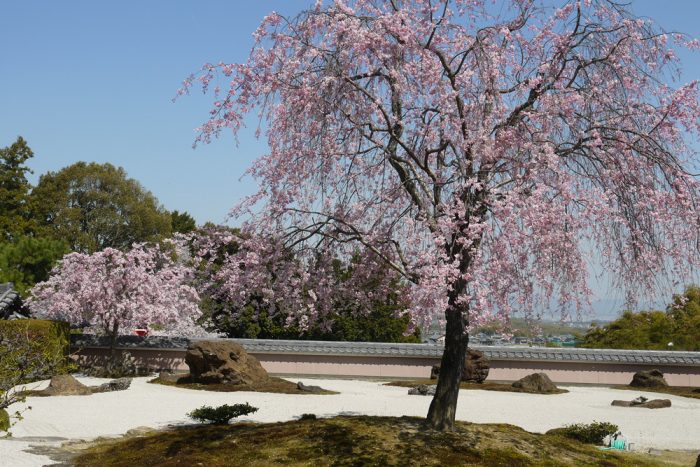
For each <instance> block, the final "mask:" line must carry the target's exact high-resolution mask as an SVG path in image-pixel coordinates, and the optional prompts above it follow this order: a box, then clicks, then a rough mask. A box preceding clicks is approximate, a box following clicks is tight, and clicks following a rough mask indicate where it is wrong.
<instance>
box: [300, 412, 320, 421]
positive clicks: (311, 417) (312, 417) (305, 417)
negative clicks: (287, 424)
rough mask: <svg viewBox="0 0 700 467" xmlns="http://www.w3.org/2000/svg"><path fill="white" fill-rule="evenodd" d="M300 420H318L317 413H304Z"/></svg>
mask: <svg viewBox="0 0 700 467" xmlns="http://www.w3.org/2000/svg"><path fill="white" fill-rule="evenodd" d="M299 420H316V415H315V414H312V413H303V414H301V417H299Z"/></svg>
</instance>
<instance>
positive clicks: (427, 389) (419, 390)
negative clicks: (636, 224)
mask: <svg viewBox="0 0 700 467" xmlns="http://www.w3.org/2000/svg"><path fill="white" fill-rule="evenodd" d="M436 387H437V386H435V385H434V384H431V385H426V384H419V385H418V386H416V387H414V388H411V389H409V390H408V395H409V396H434V395H435V389H436Z"/></svg>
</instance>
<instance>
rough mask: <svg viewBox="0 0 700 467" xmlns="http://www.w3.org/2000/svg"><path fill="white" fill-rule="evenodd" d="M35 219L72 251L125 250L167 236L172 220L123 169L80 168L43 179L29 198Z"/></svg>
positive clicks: (83, 164)
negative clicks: (133, 245) (65, 243)
mask: <svg viewBox="0 0 700 467" xmlns="http://www.w3.org/2000/svg"><path fill="white" fill-rule="evenodd" d="M31 201H32V208H33V210H34V213H35V216H36V217H37V219H38V222H39V223H40V225H41V226H42V227H44V228H45V229H46V232H47V234H48V235H50V236H52V237H53V238H56V239H61V240H64V241H66V242H68V244H69V247H70V248H71V249H72V250H73V251H78V252H81V253H92V252H95V251H98V250H102V249H104V248H107V247H112V248H117V249H125V248H128V247H130V246H131V244H132V243H134V242H143V241H151V240H158V239H160V238H163V237H167V236H169V235H170V233H171V222H172V221H171V217H170V214H169V213H168V212H167V211H165V210H164V209H163V208H162V207H161V206H160V204H159V203H158V200H157V199H156V198H155V196H153V195H152V194H151V193H150V192H148V191H147V190H145V189H144V188H143V187H142V186H141V184H140V183H139V182H137V181H136V180H134V179H131V178H128V177H127V174H126V172H125V171H124V169H122V168H121V167H119V168H117V167H114V166H113V165H111V164H97V163H86V162H78V163H76V164H73V165H71V166H69V167H66V168H64V169H62V170H59V171H58V172H49V173H47V174H45V175H42V176H41V178H40V179H39V184H38V185H37V186H36V188H34V190H33V191H32V194H31Z"/></svg>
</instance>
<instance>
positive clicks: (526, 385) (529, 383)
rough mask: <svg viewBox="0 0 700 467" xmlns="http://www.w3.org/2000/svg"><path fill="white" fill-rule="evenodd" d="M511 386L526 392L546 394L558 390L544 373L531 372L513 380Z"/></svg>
mask: <svg viewBox="0 0 700 467" xmlns="http://www.w3.org/2000/svg"><path fill="white" fill-rule="evenodd" d="M511 386H513V387H514V388H518V389H522V390H523V391H526V392H534V393H539V394H547V393H553V392H559V388H558V387H557V386H556V385H555V384H554V383H553V382H552V380H551V379H549V376H547V375H546V374H545V373H533V374H531V375H527V376H526V377H524V378H521V379H519V380H518V381H516V382H514V383H513V384H512V385H511Z"/></svg>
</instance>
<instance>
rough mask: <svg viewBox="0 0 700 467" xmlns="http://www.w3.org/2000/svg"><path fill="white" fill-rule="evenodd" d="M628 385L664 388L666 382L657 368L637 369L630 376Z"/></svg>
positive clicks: (666, 384)
mask: <svg viewBox="0 0 700 467" xmlns="http://www.w3.org/2000/svg"><path fill="white" fill-rule="evenodd" d="M630 386H634V387H636V388H665V387H666V386H668V383H667V382H666V380H665V379H664V374H663V373H661V372H660V371H659V370H648V371H638V372H637V373H635V374H634V376H633V377H632V382H631V383H630Z"/></svg>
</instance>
